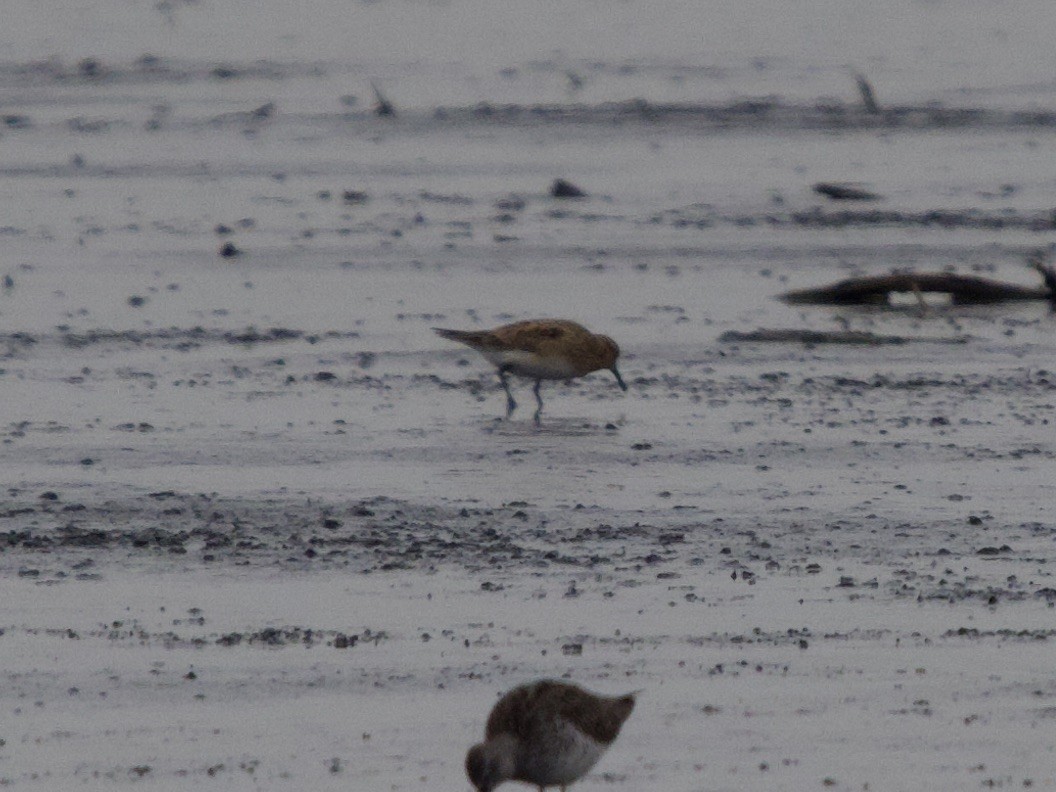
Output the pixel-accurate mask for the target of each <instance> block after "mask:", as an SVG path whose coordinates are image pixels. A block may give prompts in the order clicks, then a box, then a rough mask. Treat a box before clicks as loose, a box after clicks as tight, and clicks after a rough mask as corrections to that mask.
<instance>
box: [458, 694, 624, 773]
mask: <svg viewBox="0 0 1056 792" xmlns="http://www.w3.org/2000/svg"><path fill="white" fill-rule="evenodd" d="M635 695H636V694H635V693H628V694H626V695H623V696H614V697H608V696H597V695H595V694H593V693H590V692H588V691H586V690H584V689H583V688H581V687H578V686H576V685H573V684H570V683H568V682H559V681H557V680H549V679H544V680H539V681H537V682H531V683H529V684H527V685H521V686H520V687H516V688H514V689H513V690H511V691H510V692H509V693H507V694H506V695H504V696H503V697H502V698H501V699H499V701H498V703H497V704H496V705H495V707H494V708H493V709H492V710H491V715H489V716H488V724H487V727H486V729H485V740H484V742H482V743H479V744H477V745H474V746H473V747H472V748H470V749H469V753H467V754H466V775H468V776H469V780H470V782H471V783H472V784H473V786H474V787H475V788H476V790H477V792H491V791H492V790H493V789H495V787H497V786H498V785H499V784H501V783H503V782H504V781H523V782H525V783H528V784H535V785H536V786H537V787H539V790H540V792H543V790H544V789H546V787H548V786H559V787H560V788H561V792H565V788H566V787H567V786H568V785H569V784H571V783H572V782H574V781H578V780H579V779H580V778H582V777H583V776H584V775H585V774H586V773H587V772H588V771H589V770H590V768H592V767H593V766H594V765H595V763H596V762H597V761H598V759H600V758H601V755H602V754H603V753H605V751H606V749H607V748H608V747H609V746H610V745H612V743H613V741H614V740H615V739H616V737H617V736H618V735H619V733H620V728H621V727H622V726H623V723H624V721H626V720H627V717H628V716H629V715H630V714H631V710H633V709H634V697H635Z"/></svg>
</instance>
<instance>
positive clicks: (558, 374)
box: [483, 349, 576, 379]
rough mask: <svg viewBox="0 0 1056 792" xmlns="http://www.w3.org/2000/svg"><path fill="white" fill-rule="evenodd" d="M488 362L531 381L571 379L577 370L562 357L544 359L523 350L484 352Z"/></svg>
mask: <svg viewBox="0 0 1056 792" xmlns="http://www.w3.org/2000/svg"><path fill="white" fill-rule="evenodd" d="M483 355H484V357H485V358H487V359H488V362H490V363H491V364H493V365H495V366H497V367H498V368H501V369H506V370H507V371H509V372H511V373H513V374H516V375H517V376H519V377H528V378H529V379H571V378H572V377H574V376H576V373H575V369H574V368H573V367H572V365H571V364H570V363H569V362H568V361H567V360H565V359H563V358H560V357H554V356H550V357H544V356H542V355H537V354H535V353H534V352H524V351H523V350H518V349H513V350H493V349H489V350H486V351H484V352H483Z"/></svg>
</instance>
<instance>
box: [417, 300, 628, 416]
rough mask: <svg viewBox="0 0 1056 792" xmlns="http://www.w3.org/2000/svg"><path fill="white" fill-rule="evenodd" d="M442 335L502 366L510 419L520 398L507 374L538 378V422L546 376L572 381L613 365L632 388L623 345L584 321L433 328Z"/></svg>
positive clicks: (624, 386)
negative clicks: (621, 360)
mask: <svg viewBox="0 0 1056 792" xmlns="http://www.w3.org/2000/svg"><path fill="white" fill-rule="evenodd" d="M433 330H434V331H435V332H436V334H437V335H439V336H442V337H443V338H448V339H450V340H452V341H458V342H459V343H461V344H465V345H466V346H468V347H471V348H472V349H475V350H477V351H478V352H479V353H480V354H482V355H483V356H484V357H485V358H487V360H488V361H490V362H491V363H493V364H494V365H495V366H496V367H498V369H499V381H500V382H501V383H502V389H503V390H504V391H506V417H507V418H509V417H510V416H511V415H513V411H514V410H516V409H517V402H516V401H514V398H513V394H512V393H510V383H509V381H508V379H507V375H508V374H516V375H517V376H520V377H527V378H528V379H534V380H535V387H534V388H532V392H533V393H534V394H535V401H536V403H537V404H538V405H539V407H538V409H536V411H535V422H536V423H537V424H538V423H539V419H540V416H541V415H542V414H543V397H542V396H540V395H539V386H540V385H542V384H543V380H544V379H552V380H567V379H572V378H573V377H582V376H584V375H585V374H590V373H591V372H592V371H599V370H600V369H608V370H609V371H611V372H612V373H613V374H614V375H615V376H616V383H617V384H618V385H619V386H620V387H621V388H622V389H623V390H627V384H626V383H625V382H624V381H623V377H621V376H620V372H619V370H618V369H617V368H616V359H617V358H618V357H619V356H620V348H619V347H618V346H616V342H615V341H613V340H612V339H611V338H609V337H608V336H603V335H595V334H594V333H592V332H590V331H589V330H587V328H585V327H583V325H580V324H576V323H575V322H570V321H568V320H567V319H530V320H528V321H526V322H514V323H513V324H508V325H502V326H501V327H496V328H494V329H493V330H445V329H444V328H442V327H434V328H433Z"/></svg>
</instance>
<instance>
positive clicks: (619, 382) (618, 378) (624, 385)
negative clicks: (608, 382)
mask: <svg viewBox="0 0 1056 792" xmlns="http://www.w3.org/2000/svg"><path fill="white" fill-rule="evenodd" d="M609 371H611V372H612V373H613V374H615V375H616V384H617V385H619V386H620V389H621V390H627V383H626V382H624V381H623V377H621V376H620V372H619V371H618V370H617V368H616V367H615V366H613V367H612V368H611V369H609Z"/></svg>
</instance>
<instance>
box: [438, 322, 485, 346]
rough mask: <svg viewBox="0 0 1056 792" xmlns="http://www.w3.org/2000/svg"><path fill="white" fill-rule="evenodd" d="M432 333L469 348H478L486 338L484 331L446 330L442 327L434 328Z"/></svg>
mask: <svg viewBox="0 0 1056 792" xmlns="http://www.w3.org/2000/svg"><path fill="white" fill-rule="evenodd" d="M433 332H434V333H436V334H437V335H438V336H440V337H441V338H446V339H448V340H450V341H458V342H459V343H460V344H466V345H467V346H471V347H476V346H480V345H481V344H482V343H483V342H484V339H485V337H486V336H487V332H486V331H484V330H448V329H446V328H444V327H434V328H433Z"/></svg>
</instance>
